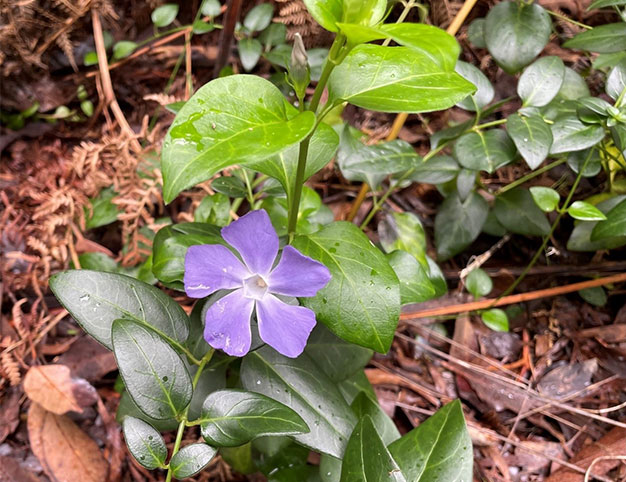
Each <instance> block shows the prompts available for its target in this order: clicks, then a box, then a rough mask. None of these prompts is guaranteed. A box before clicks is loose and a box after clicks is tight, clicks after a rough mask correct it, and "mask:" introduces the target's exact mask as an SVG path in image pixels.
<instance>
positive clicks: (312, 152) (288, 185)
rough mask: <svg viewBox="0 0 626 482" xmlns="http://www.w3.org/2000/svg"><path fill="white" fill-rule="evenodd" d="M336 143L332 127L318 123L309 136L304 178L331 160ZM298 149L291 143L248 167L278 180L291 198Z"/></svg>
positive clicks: (288, 197) (336, 138)
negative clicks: (277, 152)
mask: <svg viewBox="0 0 626 482" xmlns="http://www.w3.org/2000/svg"><path fill="white" fill-rule="evenodd" d="M338 145H339V136H338V135H337V134H336V133H335V131H334V130H333V128H332V127H330V126H328V125H326V124H320V125H319V126H318V128H317V129H316V130H315V133H314V134H313V137H311V143H310V145H309V152H308V155H307V163H306V170H305V171H304V180H307V179H308V178H309V177H311V176H312V175H313V174H315V173H316V172H317V171H319V170H320V169H321V168H323V167H324V166H325V165H326V164H328V163H329V162H330V161H331V159H332V158H333V156H334V155H335V152H336V151H337V146H338ZM298 151H299V146H298V145H292V146H290V147H288V148H287V149H285V150H283V151H281V152H280V153H279V154H277V155H275V156H273V157H271V158H269V159H267V160H264V161H260V162H254V163H251V164H250V167H251V168H253V169H254V170H256V171H259V172H262V173H263V174H267V175H268V176H270V177H273V178H274V179H276V180H278V181H279V182H280V184H281V185H282V186H283V188H284V189H285V193H287V199H291V198H292V196H293V193H294V190H295V185H294V180H295V178H296V171H297V169H298Z"/></svg>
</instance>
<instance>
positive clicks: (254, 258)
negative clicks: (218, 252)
mask: <svg viewBox="0 0 626 482" xmlns="http://www.w3.org/2000/svg"><path fill="white" fill-rule="evenodd" d="M222 237H223V238H224V239H225V240H226V242H227V243H228V244H230V245H231V246H233V247H234V248H235V249H236V250H237V251H239V254H240V255H241V257H242V258H243V260H244V262H245V263H246V265H247V266H248V269H250V271H251V272H252V274H260V275H263V276H265V275H267V274H268V273H269V271H270V269H272V265H273V264H274V260H275V259H276V254H278V235H277V234H276V231H275V230H274V227H273V226H272V223H271V222H270V217H269V216H268V215H267V213H266V212H265V211H263V210H259V211H252V212H249V213H248V214H246V215H245V216H242V217H240V218H239V219H238V220H237V221H235V222H233V223H231V224H229V225H228V226H226V227H225V228H222Z"/></svg>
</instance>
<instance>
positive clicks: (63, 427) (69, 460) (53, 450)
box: [28, 403, 109, 482]
mask: <svg viewBox="0 0 626 482" xmlns="http://www.w3.org/2000/svg"><path fill="white" fill-rule="evenodd" d="M28 436H29V439H30V445H31V448H32V450H33V453H34V454H35V456H36V457H37V458H38V459H39V462H40V463H41V465H42V467H43V469H44V471H45V472H46V474H47V475H48V477H50V479H51V480H52V481H53V482H65V481H68V482H69V481H78V480H80V481H81V482H102V481H104V480H106V478H107V473H108V471H109V464H108V462H107V461H106V459H105V458H104V456H103V455H102V452H101V451H100V449H99V447H98V445H97V444H96V443H95V442H94V441H93V440H92V439H91V438H90V437H89V436H87V434H85V432H83V431H82V430H81V429H80V428H78V426H77V425H76V424H75V423H74V422H72V421H71V420H70V419H69V418H67V417H66V416H64V415H56V414H54V413H51V412H48V411H47V410H44V409H43V408H42V407H41V406H40V405H38V404H37V403H33V404H32V405H31V406H30V409H29V411H28Z"/></svg>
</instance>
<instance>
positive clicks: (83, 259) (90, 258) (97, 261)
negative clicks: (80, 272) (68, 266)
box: [78, 253, 119, 273]
mask: <svg viewBox="0 0 626 482" xmlns="http://www.w3.org/2000/svg"><path fill="white" fill-rule="evenodd" d="M78 261H79V262H80V267H81V268H82V269H89V270H93V271H106V272H107V273H117V271H118V270H119V266H118V265H117V262H116V261H115V260H114V259H113V258H111V257H110V256H107V255H106V254H104V253H83V254H81V255H79V256H78Z"/></svg>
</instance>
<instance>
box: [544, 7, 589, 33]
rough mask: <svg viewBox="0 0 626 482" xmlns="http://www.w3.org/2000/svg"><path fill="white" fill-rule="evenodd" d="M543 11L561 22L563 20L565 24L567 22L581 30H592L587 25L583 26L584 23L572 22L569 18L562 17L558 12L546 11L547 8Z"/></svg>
mask: <svg viewBox="0 0 626 482" xmlns="http://www.w3.org/2000/svg"><path fill="white" fill-rule="evenodd" d="M545 10H546V11H547V12H548V13H549V14H550V15H552V16H553V17H556V18H560V19H561V20H565V21H566V22H569V23H571V24H574V25H578V26H579V27H582V28H584V29H586V30H593V27H591V26H589V25H585V24H584V23H580V22H577V21H576V20H572V19H571V18H569V17H567V16H565V15H562V14H560V13H558V12H553V11H552V10H548V9H547V8H546V9H545Z"/></svg>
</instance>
